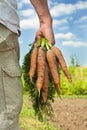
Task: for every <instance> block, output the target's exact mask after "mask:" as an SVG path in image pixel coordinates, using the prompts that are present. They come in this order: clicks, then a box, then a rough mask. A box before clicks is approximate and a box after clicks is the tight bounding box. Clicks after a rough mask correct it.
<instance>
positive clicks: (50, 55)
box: [29, 37, 72, 102]
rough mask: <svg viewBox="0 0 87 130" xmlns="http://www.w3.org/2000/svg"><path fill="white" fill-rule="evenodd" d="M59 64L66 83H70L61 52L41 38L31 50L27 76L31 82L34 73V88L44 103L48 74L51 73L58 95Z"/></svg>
mask: <svg viewBox="0 0 87 130" xmlns="http://www.w3.org/2000/svg"><path fill="white" fill-rule="evenodd" d="M59 64H60V66H61V68H62V70H63V72H64V74H65V76H66V77H67V79H68V81H69V82H70V83H71V82H72V79H71V76H70V74H69V71H68V69H67V65H66V62H65V60H64V57H63V55H62V53H61V51H60V50H59V49H58V48H57V47H56V46H52V45H51V44H49V42H48V40H46V39H45V38H43V37H42V38H41V39H40V40H39V42H37V44H36V46H35V47H34V48H33V51H32V54H31V61H30V71H29V76H30V79H31V81H32V78H33V76H34V74H35V71H36V74H37V80H36V88H37V91H38V93H39V96H40V94H41V93H40V92H41V91H42V97H43V101H44V102H46V100H47V93H48V87H49V73H51V76H52V79H53V82H54V86H55V89H56V91H57V93H58V94H59V95H60V75H59Z"/></svg>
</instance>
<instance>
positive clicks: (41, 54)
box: [36, 47, 46, 94]
mask: <svg viewBox="0 0 87 130" xmlns="http://www.w3.org/2000/svg"><path fill="white" fill-rule="evenodd" d="M45 65H46V59H45V50H44V47H39V48H38V58H37V81H36V87H37V90H38V92H39V94H40V90H41V88H42V86H43V81H44V75H45Z"/></svg>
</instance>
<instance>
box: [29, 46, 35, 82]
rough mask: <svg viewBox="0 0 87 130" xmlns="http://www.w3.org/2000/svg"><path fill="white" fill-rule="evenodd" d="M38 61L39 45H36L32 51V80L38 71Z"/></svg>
mask: <svg viewBox="0 0 87 130" xmlns="http://www.w3.org/2000/svg"><path fill="white" fill-rule="evenodd" d="M36 62H37V47H34V48H33V50H32V53H31V60H30V71H29V77H30V80H31V81H32V78H33V76H34V74H35V71H36Z"/></svg>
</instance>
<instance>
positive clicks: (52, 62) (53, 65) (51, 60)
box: [46, 50, 60, 95]
mask: <svg viewBox="0 0 87 130" xmlns="http://www.w3.org/2000/svg"><path fill="white" fill-rule="evenodd" d="M46 58H47V62H48V65H49V68H50V72H51V75H52V78H53V81H54V85H55V88H56V90H57V93H58V94H59V95H60V78H59V77H60V76H59V73H58V69H57V62H56V57H55V54H54V52H53V51H52V50H48V51H47V54H46Z"/></svg>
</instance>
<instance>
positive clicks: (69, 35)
mask: <svg viewBox="0 0 87 130" xmlns="http://www.w3.org/2000/svg"><path fill="white" fill-rule="evenodd" d="M55 38H56V39H57V38H58V39H67V40H68V39H73V38H75V35H74V34H72V33H71V32H68V33H66V34H64V33H57V34H55Z"/></svg>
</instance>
